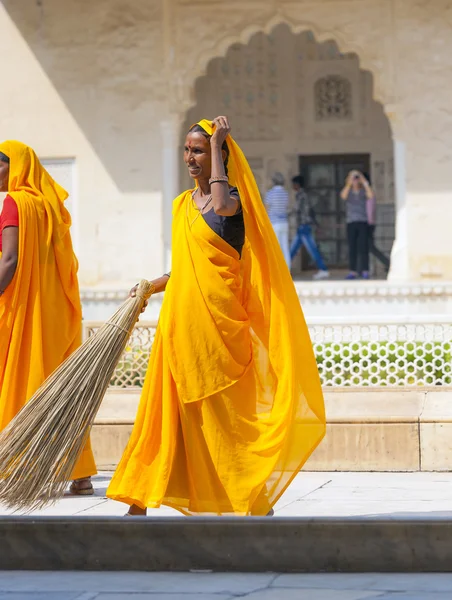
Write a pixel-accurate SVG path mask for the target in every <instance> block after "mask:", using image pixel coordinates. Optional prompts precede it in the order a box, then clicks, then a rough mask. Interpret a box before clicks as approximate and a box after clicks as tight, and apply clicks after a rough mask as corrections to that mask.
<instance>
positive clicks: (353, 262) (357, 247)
mask: <svg viewBox="0 0 452 600" xmlns="http://www.w3.org/2000/svg"><path fill="white" fill-rule="evenodd" d="M347 238H348V257H349V265H350V271H356V272H357V273H362V272H363V271H368V270H369V232H368V225H367V223H357V222H355V223H347Z"/></svg>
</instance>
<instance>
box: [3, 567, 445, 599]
mask: <svg viewBox="0 0 452 600" xmlns="http://www.w3.org/2000/svg"><path fill="white" fill-rule="evenodd" d="M234 598H245V599H247V600H365V599H371V598H375V599H378V600H428V599H431V600H450V598H452V575H448V574H438V575H430V574H415V575H398V574H390V575H377V574H360V575H345V574H344V575H333V574H323V575H278V574H271V573H269V574H245V573H236V574H212V573H209V574H207V573H202V574H201V573H73V572H69V573H68V572H58V573H57V572H49V573H42V572H41V573H34V572H20V571H19V572H0V600H129V599H130V600H233V599H234Z"/></svg>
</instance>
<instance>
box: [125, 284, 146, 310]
mask: <svg viewBox="0 0 452 600" xmlns="http://www.w3.org/2000/svg"><path fill="white" fill-rule="evenodd" d="M137 289H138V283H137V284H136V285H134V286H133V288H132V289H131V290H130V292H129V298H136V295H137ZM147 305H148V301H147V300H145V301H144V304H143V308H142V309H141V312H142V313H144V311H145V310H146V306H147Z"/></svg>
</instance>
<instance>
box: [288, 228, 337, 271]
mask: <svg viewBox="0 0 452 600" xmlns="http://www.w3.org/2000/svg"><path fill="white" fill-rule="evenodd" d="M303 244H304V247H305V248H306V250H307V251H308V252H309V255H310V257H311V258H312V260H313V261H314V262H315V263H316V265H317V268H318V269H319V271H327V270H328V269H327V268H326V265H325V263H324V262H323V258H322V255H321V254H320V251H319V249H318V248H317V244H316V243H315V240H314V236H313V235H312V227H311V226H310V225H300V226H299V228H298V229H297V233H296V235H295V237H294V239H293V241H292V245H291V247H290V258H291V259H293V258H294V256H295V255H296V254H297V252H298V250H299V249H300V248H301V246H303Z"/></svg>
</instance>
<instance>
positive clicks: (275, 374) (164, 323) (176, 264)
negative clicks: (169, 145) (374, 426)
mask: <svg viewBox="0 0 452 600" xmlns="http://www.w3.org/2000/svg"><path fill="white" fill-rule="evenodd" d="M229 133H230V127H229V123H228V120H227V118H226V117H218V118H216V119H215V120H214V121H213V122H210V121H201V122H200V123H198V124H197V125H195V126H193V127H192V128H191V129H190V131H189V132H188V135H187V138H186V141H185V150H184V160H185V163H186V165H187V168H188V172H189V174H190V175H191V177H192V178H193V179H194V180H195V187H194V188H193V189H192V190H188V191H186V192H184V193H183V194H181V195H180V196H179V197H178V198H176V200H175V201H174V209H173V215H174V221H173V236H172V239H173V249H172V263H173V265H172V272H171V274H168V275H164V276H163V277H161V278H159V279H157V280H155V281H154V282H153V283H154V287H155V292H163V291H164V290H166V293H165V297H164V300H163V305H162V309H161V315H160V322H159V326H158V330H157V333H156V337H155V341H154V344H153V348H152V352H151V358H150V365H149V370H148V373H147V377H146V382H145V385H144V388H143V393H142V398H141V403H140V407H139V410H138V414H137V418H136V422H135V427H134V430H133V432H132V435H131V438H130V441H129V444H128V446H127V448H126V450H125V453H124V456H123V458H122V460H121V462H120V464H119V466H118V469H117V471H116V473H115V475H114V477H113V479H112V482H111V484H110V487H109V489H108V492H107V495H108V496H109V497H110V498H113V499H115V500H119V501H122V502H125V503H127V504H129V505H130V509H129V512H128V514H129V515H144V514H146V508H147V507H153V508H157V507H159V506H160V505H162V504H164V505H167V506H171V507H173V508H175V509H177V510H179V511H180V512H182V513H183V514H186V515H191V514H200V513H204V514H215V515H227V514H235V515H267V514H272V507H273V505H274V504H275V502H276V501H277V500H278V498H279V497H280V496H281V495H282V494H283V492H284V490H285V489H286V488H287V486H288V485H289V484H290V482H291V481H292V479H293V478H294V477H295V475H296V474H297V473H298V471H299V470H300V468H301V467H302V465H303V464H304V463H305V461H306V460H307V458H308V457H309V456H310V454H311V453H312V451H313V450H314V449H315V447H316V446H317V445H318V444H319V443H320V441H321V439H322V437H323V435H324V433H325V414H324V405H323V398H322V391H321V387H320V381H319V376H318V371H317V366H316V361H315V358H314V354H313V350H312V345H311V341H310V338H309V333H308V330H307V327H306V324H305V321H304V319H303V315H302V311H301V308H300V303H299V300H298V297H297V294H296V291H295V288H294V285H293V282H292V279H291V277H290V273H289V270H288V268H287V266H286V263H285V261H284V257H283V255H282V251H281V249H280V247H279V244H278V242H277V240H276V237H275V234H274V232H273V229H272V226H271V224H270V221H269V220H268V217H267V215H266V212H265V207H264V205H263V204H262V201H261V199H260V197H259V192H258V189H257V186H256V183H255V180H254V177H253V175H252V172H251V170H250V167H249V165H248V163H247V161H246V159H245V157H244V155H243V153H242V152H241V150H240V148H239V147H238V146H237V144H236V143H235V142H234V141H233V139H232V138H231V137H230V135H229Z"/></svg>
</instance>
